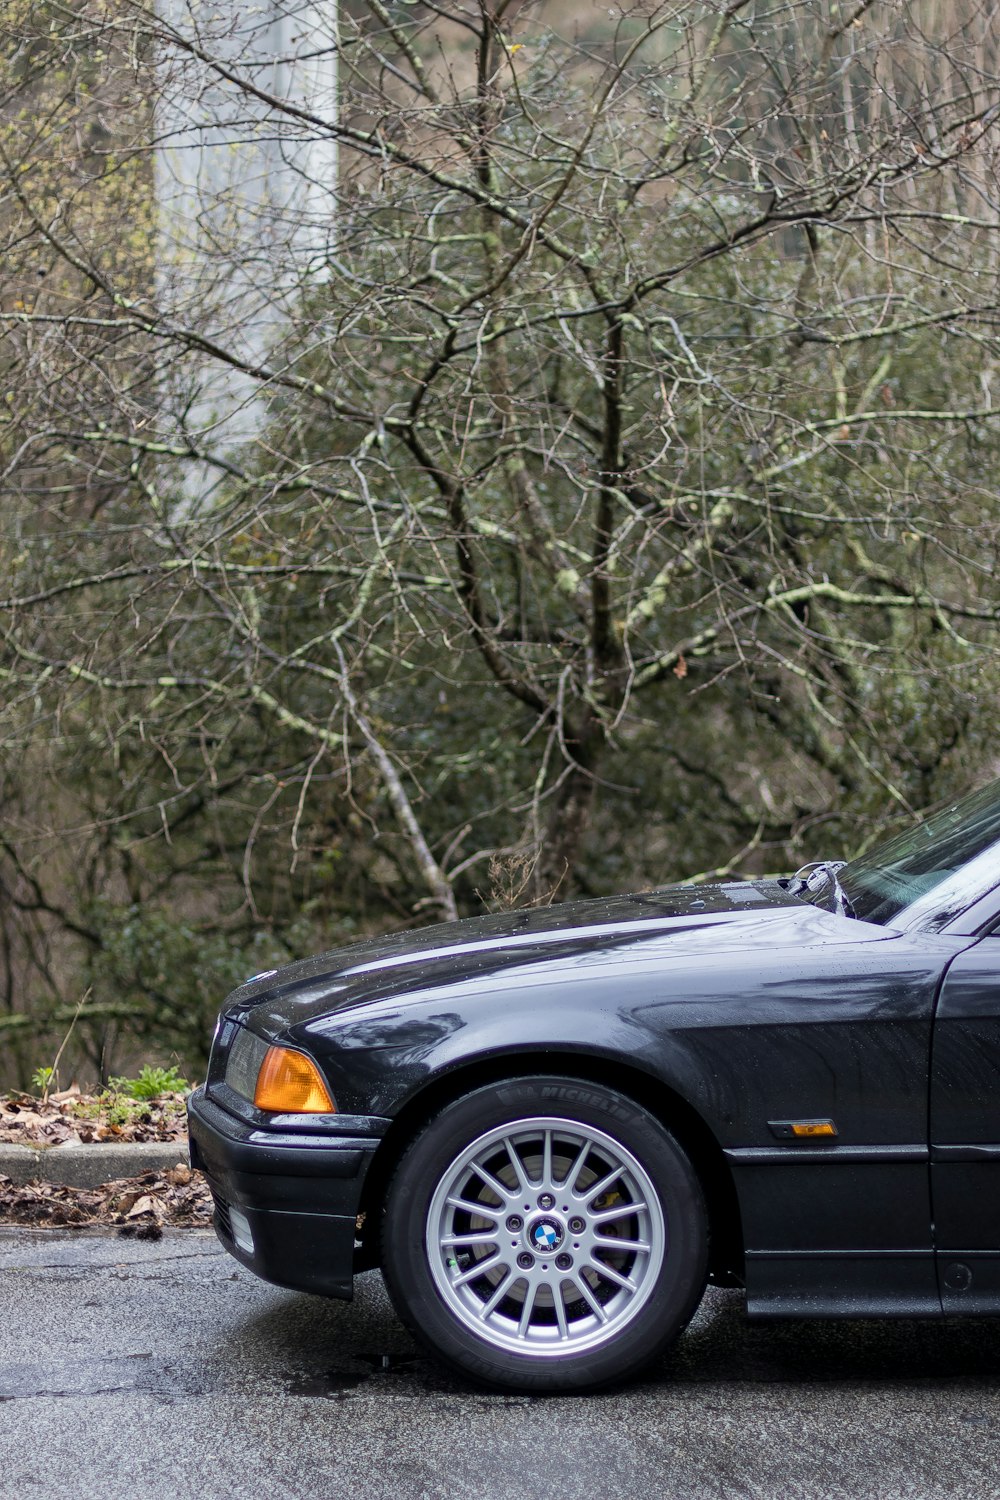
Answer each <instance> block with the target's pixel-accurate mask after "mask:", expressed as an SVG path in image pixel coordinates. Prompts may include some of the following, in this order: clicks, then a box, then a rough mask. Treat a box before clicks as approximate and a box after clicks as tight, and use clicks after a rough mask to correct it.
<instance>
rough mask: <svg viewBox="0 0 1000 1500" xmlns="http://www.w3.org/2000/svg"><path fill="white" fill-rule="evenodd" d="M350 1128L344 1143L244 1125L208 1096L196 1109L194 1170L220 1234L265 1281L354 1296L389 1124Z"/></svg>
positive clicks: (195, 1098) (351, 1124)
mask: <svg viewBox="0 0 1000 1500" xmlns="http://www.w3.org/2000/svg"><path fill="white" fill-rule="evenodd" d="M341 1123H342V1126H343V1131H344V1133H343V1134H332V1133H324V1134H315V1135H312V1134H307V1133H305V1131H304V1130H303V1129H302V1128H301V1126H300V1127H299V1128H298V1129H296V1130H295V1131H294V1132H292V1131H289V1130H280V1129H275V1130H269V1129H264V1128H261V1126H260V1125H259V1124H255V1123H251V1122H249V1121H246V1120H243V1119H240V1118H239V1117H238V1116H237V1115H236V1114H234V1113H232V1112H230V1110H228V1109H225V1108H223V1107H222V1105H221V1104H219V1103H218V1102H217V1101H216V1100H215V1099H214V1098H212V1097H210V1096H209V1094H208V1093H207V1092H206V1090H205V1089H204V1088H200V1089H196V1090H195V1091H194V1093H193V1094H192V1095H191V1096H190V1098H189V1100H188V1130H189V1134H190V1141H191V1164H192V1166H194V1167H197V1168H198V1169H199V1170H200V1171H201V1172H203V1173H204V1174H205V1177H206V1179H207V1181H208V1185H209V1187H210V1188H211V1191H212V1198H213V1200H214V1203H215V1216H214V1220H213V1222H214V1225H215V1231H216V1233H217V1235H218V1236H219V1239H220V1240H221V1242H222V1244H223V1245H224V1246H225V1248H226V1249H227V1250H228V1251H229V1253H230V1255H232V1256H234V1257H235V1258H236V1259H237V1260H238V1261H240V1262H241V1264H242V1265H245V1266H247V1267H248V1268H249V1269H250V1270H251V1271H254V1272H255V1273H256V1274H257V1275H258V1276H261V1277H263V1278H264V1280H265V1281H272V1282H274V1283H275V1284H276V1285H277V1286H283V1287H289V1288H291V1289H292V1290H293V1291H300V1292H316V1293H319V1294H320V1295H322V1296H327V1297H344V1298H350V1297H351V1295H352V1288H353V1278H354V1268H355V1236H356V1226H357V1216H358V1210H359V1206H360V1203H361V1190H362V1188H363V1186H364V1180H365V1176H366V1174H367V1171H368V1167H369V1165H370V1163H371V1160H372V1157H373V1156H374V1154H375V1151H376V1149H377V1147H378V1144H379V1139H380V1137H381V1135H382V1133H383V1132H384V1130H385V1129H386V1128H388V1125H389V1121H388V1120H376V1119H370V1118H367V1117H366V1118H364V1119H354V1118H351V1119H344V1120H343V1121H342V1122H338V1124H341ZM352 1129H353V1131H354V1132H355V1133H349V1132H351V1131H352Z"/></svg>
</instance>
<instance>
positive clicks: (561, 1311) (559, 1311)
mask: <svg viewBox="0 0 1000 1500" xmlns="http://www.w3.org/2000/svg"><path fill="white" fill-rule="evenodd" d="M552 1300H553V1302H554V1303H555V1305H556V1322H557V1323H558V1325H559V1337H560V1338H561V1339H568V1338H569V1323H568V1322H567V1320H566V1304H565V1302H564V1301H563V1283H562V1282H561V1281H560V1283H559V1285H558V1286H556V1287H554V1288H553V1290H552Z"/></svg>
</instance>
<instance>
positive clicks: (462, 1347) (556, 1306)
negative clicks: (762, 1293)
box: [383, 1077, 708, 1390]
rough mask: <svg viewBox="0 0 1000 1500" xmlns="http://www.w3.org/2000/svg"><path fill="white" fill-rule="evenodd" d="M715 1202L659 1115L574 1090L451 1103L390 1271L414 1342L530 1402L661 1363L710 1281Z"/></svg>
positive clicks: (394, 1208) (395, 1204)
mask: <svg viewBox="0 0 1000 1500" xmlns="http://www.w3.org/2000/svg"><path fill="white" fill-rule="evenodd" d="M707 1238H708V1236H707V1223H706V1214H705V1206H704V1200H703V1197H702V1193H701V1189H700V1186H699V1184H698V1180H697V1177H696V1176H695V1173H694V1170H693V1168H692V1166H691V1163H690V1162H689V1160H688V1158H687V1156H686V1155H685V1154H684V1152H683V1151H682V1149H681V1147H680V1146H679V1145H678V1144H677V1142H676V1141H675V1140H674V1138H673V1137H672V1136H671V1135H670V1134H669V1133H668V1132H667V1131H666V1130H664V1128H663V1127H662V1126H661V1125H660V1124H659V1122H658V1121H657V1120H655V1119H654V1118H653V1117H652V1116H651V1115H650V1114H648V1113H647V1112H646V1111H645V1110H643V1109H641V1108H640V1107H639V1106H638V1105H636V1104H634V1103H633V1102H632V1101H631V1100H630V1099H627V1098H626V1097H625V1096H623V1095H621V1094H619V1093H616V1092H615V1091H614V1090H611V1089H606V1088H602V1087H599V1086H597V1085H592V1084H589V1083H580V1082H576V1081H574V1080H573V1079H569V1078H556V1077H553V1078H518V1079H514V1080H511V1081H510V1082H507V1083H499V1084H491V1085H489V1086H487V1087H485V1088H481V1089H478V1090H476V1092H475V1093H472V1094H468V1095H466V1096H465V1097H464V1098H462V1099H458V1100H456V1101H455V1102H454V1103H453V1104H450V1105H448V1107H447V1108H446V1109H444V1110H443V1111H442V1112H441V1114H440V1115H438V1116H437V1117H436V1118H435V1119H434V1120H432V1121H431V1122H430V1124H428V1125H427V1126H426V1127H425V1129H424V1130H423V1131H422V1133H421V1134H420V1135H419V1136H418V1137H417V1138H416V1140H415V1141H414V1142H413V1144H412V1145H411V1146H410V1147H409V1149H408V1150H407V1152H406V1154H405V1155H404V1157H403V1158H402V1160H401V1162H400V1164H399V1166H398V1168H397V1170H396V1173H395V1176H394V1177H393V1180H392V1182H391V1184H390V1187H389V1192H388V1197H387V1203H386V1214H385V1220H384V1226H383V1269H384V1272H385V1278H386V1282H387V1284H388V1287H389V1291H390V1293H391V1295H392V1298H393V1301H394V1303H395V1305H396V1308H397V1311H398V1312H399V1314H400V1316H401V1317H402V1319H403V1321H404V1322H405V1323H406V1324H407V1325H408V1327H409V1328H410V1329H411V1331H412V1332H413V1333H414V1334H415V1335H416V1336H417V1337H418V1338H420V1339H421V1340H422V1341H423V1342H424V1343H425V1344H427V1345H428V1346H429V1347H430V1348H431V1349H432V1350H433V1351H434V1352H435V1353H436V1354H438V1355H439V1356H441V1357H442V1358H444V1359H445V1360H446V1361H448V1362H449V1363H450V1364H452V1365H454V1366H457V1367H458V1368H460V1369H461V1370H462V1371H463V1372H464V1373H466V1374H468V1375H472V1376H473V1377H474V1378H476V1379H478V1380H481V1381H484V1382H486V1383H488V1384H491V1385H499V1386H507V1387H513V1388H515V1389H522V1390H578V1389H582V1388H589V1389H593V1388H595V1387H597V1386H601V1385H607V1384H609V1383H611V1382H613V1381H618V1380H621V1379H623V1378H624V1377H626V1376H629V1375H632V1374H634V1373H636V1372H637V1371H638V1370H639V1369H641V1368H642V1366H644V1365H645V1364H647V1363H648V1362H649V1361H650V1360H652V1359H654V1358H655V1357H656V1355H658V1354H659V1353H661V1352H662V1350H663V1349H664V1348H665V1347H666V1345H667V1344H669V1343H670V1341H671V1340H672V1339H674V1338H675V1337H676V1336H677V1334H678V1333H679V1332H680V1330H681V1329H682V1328H683V1327H684V1325H685V1324H686V1323H687V1321H688V1319H689V1318H690V1316H691V1314H692V1312H693V1311H694V1309H695V1307H696V1306H697V1304H698V1301H699V1299H700V1297H701V1294H702V1292H703V1290H704V1287H705V1279H706V1261H707Z"/></svg>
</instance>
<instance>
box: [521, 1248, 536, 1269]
mask: <svg viewBox="0 0 1000 1500" xmlns="http://www.w3.org/2000/svg"><path fill="white" fill-rule="evenodd" d="M517 1263H518V1265H519V1266H520V1267H521V1270H522V1271H530V1270H531V1268H532V1266H533V1265H534V1264H535V1257H534V1256H533V1255H529V1254H528V1252H527V1250H522V1251H521V1253H520V1255H519V1256H518V1257H517Z"/></svg>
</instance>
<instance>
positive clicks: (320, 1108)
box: [253, 1047, 336, 1115]
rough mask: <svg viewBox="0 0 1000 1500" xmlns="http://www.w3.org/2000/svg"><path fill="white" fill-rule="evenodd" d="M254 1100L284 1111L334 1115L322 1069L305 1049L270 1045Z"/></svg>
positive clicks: (288, 1113) (262, 1065) (262, 1106)
mask: <svg viewBox="0 0 1000 1500" xmlns="http://www.w3.org/2000/svg"><path fill="white" fill-rule="evenodd" d="M253 1102H254V1104H255V1105H256V1106H257V1108H258V1109H267V1110H270V1111H272V1113H278V1114H283V1115H332V1114H334V1113H336V1110H335V1107H334V1103H333V1100H332V1099H331V1098H330V1095H329V1093H328V1092H327V1088H326V1084H325V1083H324V1082H323V1080H322V1078H321V1077H320V1073H319V1069H318V1068H317V1066H316V1064H315V1063H314V1062H313V1061H312V1059H311V1058H308V1057H306V1055H305V1053H304V1052H295V1051H293V1049H292V1048H291V1047H269V1048H268V1049H267V1052H266V1054H265V1056H264V1061H263V1062H262V1063H261V1065H260V1072H259V1073H258V1074H257V1087H256V1088H255V1089H254V1095H253Z"/></svg>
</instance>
